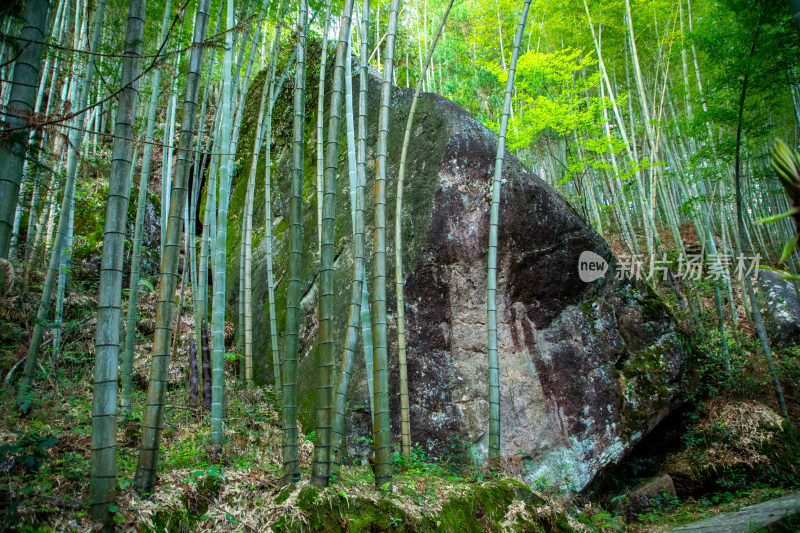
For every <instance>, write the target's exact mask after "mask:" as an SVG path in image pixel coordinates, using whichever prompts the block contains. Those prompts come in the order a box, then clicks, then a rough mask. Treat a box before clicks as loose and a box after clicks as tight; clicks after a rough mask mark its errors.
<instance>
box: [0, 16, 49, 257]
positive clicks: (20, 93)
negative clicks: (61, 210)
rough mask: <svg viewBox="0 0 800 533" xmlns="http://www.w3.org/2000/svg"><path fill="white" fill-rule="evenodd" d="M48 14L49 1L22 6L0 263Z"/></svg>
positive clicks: (1, 198) (4, 166)
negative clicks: (23, 17) (22, 17)
mask: <svg viewBox="0 0 800 533" xmlns="http://www.w3.org/2000/svg"><path fill="white" fill-rule="evenodd" d="M49 13H50V0H29V1H28V2H26V4H25V15H24V16H25V20H24V22H23V25H22V30H21V31H20V33H19V37H20V46H21V47H22V50H21V52H20V54H19V57H17V60H16V62H15V63H14V75H13V76H14V77H13V80H12V82H11V89H10V91H9V99H8V103H7V104H6V106H5V107H4V108H2V109H3V110H4V112H3V120H4V121H5V122H6V124H7V125H8V126H7V129H9V130H15V131H13V133H12V134H11V136H10V137H9V139H8V142H5V143H3V144H2V146H0V258H3V259H8V252H9V245H10V243H11V234H12V230H13V228H14V214H15V212H16V208H17V203H18V199H19V188H20V183H21V182H22V168H23V166H24V164H25V154H26V152H27V150H28V140H29V134H28V132H27V129H26V128H25V124H26V122H27V120H28V115H29V114H30V113H31V112H32V111H33V104H34V101H35V100H36V92H37V88H38V86H39V69H40V68H41V61H42V43H43V42H44V41H45V33H46V32H47V31H48V24H47V19H48V16H49Z"/></svg>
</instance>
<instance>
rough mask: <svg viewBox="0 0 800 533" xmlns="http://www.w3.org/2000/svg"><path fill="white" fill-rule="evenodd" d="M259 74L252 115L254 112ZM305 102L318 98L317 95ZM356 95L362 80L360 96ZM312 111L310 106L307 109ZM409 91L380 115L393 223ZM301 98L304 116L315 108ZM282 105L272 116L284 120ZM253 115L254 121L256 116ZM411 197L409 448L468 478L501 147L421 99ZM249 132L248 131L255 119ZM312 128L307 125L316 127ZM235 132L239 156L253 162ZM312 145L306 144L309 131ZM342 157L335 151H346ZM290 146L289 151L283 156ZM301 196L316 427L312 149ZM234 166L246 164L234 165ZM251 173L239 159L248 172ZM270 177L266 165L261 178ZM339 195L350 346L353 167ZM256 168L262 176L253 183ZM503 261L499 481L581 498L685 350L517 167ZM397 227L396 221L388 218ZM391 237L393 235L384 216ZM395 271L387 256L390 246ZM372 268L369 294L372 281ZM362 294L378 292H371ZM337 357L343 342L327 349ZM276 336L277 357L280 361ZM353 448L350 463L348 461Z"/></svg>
mask: <svg viewBox="0 0 800 533" xmlns="http://www.w3.org/2000/svg"><path fill="white" fill-rule="evenodd" d="M262 83H263V74H262V76H260V77H259V78H257V79H256V81H255V86H254V87H253V89H252V90H251V93H250V95H249V96H248V98H249V99H250V101H249V102H248V108H249V109H253V110H257V109H258V98H259V97H260V87H261V84H262ZM308 86H309V87H315V86H316V85H315V82H314V81H313V80H310V81H309V82H308ZM353 86H354V87H358V86H359V84H358V81H357V80H354V81H353ZM312 96H313V98H314V99H315V98H316V95H312ZM411 97H412V91H410V90H405V89H395V90H394V94H393V98H394V101H393V105H392V111H391V120H390V124H391V125H392V126H391V130H390V134H389V146H390V147H392V150H391V153H390V157H389V166H388V176H389V183H388V188H387V190H388V193H389V194H388V196H389V198H388V202H389V206H394V202H395V188H396V181H395V178H396V176H397V169H398V163H399V158H400V146H401V143H402V136H403V131H402V128H403V125H404V124H405V122H406V117H407V114H408V110H409V106H410V102H411ZM378 98H379V86H378V83H377V80H376V79H375V78H372V79H371V83H370V86H369V103H368V105H369V109H368V113H369V117H370V125H369V129H368V146H369V148H368V152H367V168H368V169H370V171H371V172H370V175H369V176H368V183H367V191H368V199H367V221H368V228H367V242H368V243H371V242H372V239H373V231H372V220H373V207H374V198H372V194H371V191H373V190H374V187H373V186H374V169H375V152H374V148H375V146H376V139H377V125H376V122H377V120H376V116H377V109H378ZM313 102H315V100H313V101H312V99H311V98H310V99H309V101H308V105H307V107H306V109H309V110H310V109H313V108H314V105H315V104H314V103H313ZM289 105H290V104H289V100H288V95H284V99H283V100H282V103H279V105H278V111H276V117H278V118H279V120H283V121H284V124H286V122H287V121H290V119H289V118H288V117H291V114H290V112H289V109H288V106H289ZM254 113H255V111H254ZM416 117H417V118H416V120H415V125H414V129H413V136H412V140H411V145H410V150H409V161H408V165H409V167H408V169H407V178H406V182H405V188H404V199H405V204H404V217H403V237H404V239H405V243H404V256H403V257H404V259H403V260H404V269H405V276H406V277H405V291H406V309H405V313H406V317H407V330H408V332H407V335H408V373H409V382H410V385H409V386H410V402H411V428H412V440H413V441H414V442H415V443H418V444H419V445H420V446H422V447H423V448H424V449H425V450H426V452H427V453H428V454H429V456H431V457H450V458H453V459H455V460H459V459H460V460H464V461H467V460H469V459H470V458H474V459H481V458H485V457H486V454H487V431H488V425H489V424H488V417H489V409H488V403H487V398H488V390H487V389H488V387H487V374H488V371H487V360H486V345H487V340H486V268H487V267H486V258H487V244H488V228H489V204H488V202H489V187H490V180H491V177H492V173H493V168H494V161H495V152H496V146H497V140H496V138H495V136H494V135H493V134H492V133H491V132H490V131H489V130H488V129H486V128H485V127H484V126H483V125H482V124H481V123H480V122H478V121H477V120H476V119H475V118H473V117H472V116H470V115H469V114H467V113H466V112H465V111H464V110H463V109H461V108H460V107H459V106H457V105H456V104H454V103H453V102H451V101H449V100H447V99H445V98H443V97H441V96H438V95H434V94H423V95H422V97H421V99H420V102H419V104H418V108H417V115H416ZM249 120H250V123H252V122H254V120H255V117H251V118H250V119H249ZM313 122H314V118H313V117H311V118H310V120H309V124H312V123H313ZM250 123H247V124H245V126H244V130H243V131H244V132H245V133H244V138H243V140H242V141H241V143H240V145H239V146H240V147H241V149H242V150H243V151H246V150H247V151H249V150H250V149H251V148H250V147H251V146H252V144H251V143H252V140H251V139H252V125H251V124H250ZM281 128H284V129H283V131H284V132H286V131H288V128H286V125H284V126H279V133H278V135H277V136H276V138H277V139H278V142H277V143H276V145H275V147H274V150H275V151H274V152H273V153H277V154H278V157H277V162H276V163H275V164H273V172H272V175H273V178H274V180H275V181H274V182H273V188H272V199H273V200H272V208H273V214H274V216H275V219H274V223H273V228H272V229H273V232H274V250H275V280H276V297H277V307H278V310H277V320H278V329H279V334H280V332H282V330H283V328H284V324H285V312H284V306H285V301H286V284H287V282H286V266H287V262H286V246H287V243H286V238H285V237H286V235H287V233H286V230H287V228H288V223H287V220H286V217H287V214H288V201H287V200H288V199H287V194H288V190H289V175H288V168H289V164H290V149H289V145H288V143H287V136H286V134H285V133H284V134H282V133H280V129H281ZM307 131H313V129H308V130H307ZM341 139H342V146H346V145H345V144H344V136H342V137H341ZM284 143H286V144H284ZM306 146H307V148H306V149H307V153H306V177H305V180H306V186H305V191H306V193H305V196H304V206H303V208H304V221H305V228H304V239H305V241H304V246H305V253H304V255H303V262H304V265H303V269H304V275H303V279H304V280H305V283H306V289H307V290H306V296H305V297H304V299H303V310H304V320H303V325H302V326H301V339H302V341H301V342H302V345H301V360H300V372H299V374H300V380H301V383H300V413H301V414H300V416H301V421H302V422H303V426H304V427H307V428H311V427H313V424H312V422H311V414H312V413H311V408H312V402H313V387H314V384H315V383H314V380H313V365H314V364H313V361H314V357H313V355H314V350H315V342H314V341H315V335H316V332H317V318H316V316H317V315H316V311H317V310H316V293H317V278H316V275H317V271H316V269H317V265H318V260H319V256H318V253H317V233H316V207H315V206H316V203H315V202H316V198H315V193H314V185H313V184H314V180H315V173H314V170H313V169H314V158H313V154H312V153H310V151H311V150H312V146H313V139H311V140H310V141H309V143H307V145H306ZM241 157H242V160H243V158H244V156H241ZM248 160H249V159H248ZM262 165H263V163H262ZM339 169H340V177H339V179H338V181H337V205H336V224H337V226H336V242H337V251H336V254H337V256H336V257H337V258H336V267H335V269H336V270H335V283H336V288H335V297H336V317H335V326H336V327H337V328H339V331H342V332H344V328H345V323H346V320H347V308H348V304H349V298H350V284H349V280H350V275H351V265H352V246H351V242H352V239H351V231H352V229H351V224H350V214H349V209H350V207H349V205H348V198H349V195H348V193H347V187H348V185H347V177H346V176H347V172H346V171H347V161H346V158H345V156H344V153H342V154H341V155H340V166H339ZM262 172H263V166H262V167H260V172H259V176H262V175H263V173H262ZM503 179H504V183H503V189H502V191H503V192H502V195H501V208H500V235H499V242H500V247H499V251H498V264H499V274H498V295H497V298H498V301H497V303H498V309H499V311H498V321H499V326H498V336H499V350H500V380H501V423H502V442H503V454H504V456H505V459H506V461H507V467H508V468H509V469H512V470H517V471H518V473H519V474H520V475H522V476H524V478H525V479H526V480H527V481H528V482H529V483H531V484H533V483H534V482H537V483H539V484H541V483H545V484H547V485H550V486H552V485H553V484H557V485H561V486H564V487H565V488H568V489H572V490H579V489H581V488H582V487H584V486H585V485H586V484H587V483H588V482H589V481H590V480H591V479H592V478H593V477H594V476H595V475H596V474H597V472H598V471H599V470H601V469H602V468H603V467H605V466H606V465H608V464H610V463H614V462H615V461H618V460H619V459H620V458H621V457H622V456H623V455H624V454H625V453H626V451H627V450H628V449H630V448H631V446H633V445H634V444H635V443H636V442H637V441H638V440H639V439H640V438H641V437H642V436H643V435H645V434H646V433H647V432H648V431H649V430H650V429H651V428H653V427H654V426H655V424H657V423H658V422H659V421H660V420H661V419H662V418H663V417H664V416H665V415H666V414H667V413H668V412H669V411H670V410H671V409H672V408H673V407H674V406H675V404H676V403H677V401H678V398H679V395H680V394H679V392H680V391H679V389H680V380H681V374H682V369H683V367H684V363H685V361H686V353H687V352H686V347H685V344H684V340H683V338H682V336H681V334H680V333H679V332H678V329H677V326H676V323H675V321H674V320H673V318H672V317H671V316H670V314H669V312H668V310H667V308H666V307H665V306H664V305H663V303H662V302H661V301H660V299H659V298H658V297H657V296H656V295H655V294H654V293H653V292H652V291H651V290H650V289H649V288H648V286H647V285H646V284H644V283H643V282H639V281H636V280H622V279H619V280H618V279H615V272H616V266H617V263H616V260H615V259H614V257H613V256H612V253H611V251H610V248H609V246H608V245H607V244H606V242H605V241H604V240H603V239H602V237H600V236H599V235H598V234H597V233H595V232H594V231H593V229H592V228H591V226H590V225H589V224H588V223H587V222H586V221H585V220H584V218H583V217H582V216H581V215H580V214H579V213H577V212H576V211H575V210H574V209H573V208H572V207H570V206H569V205H568V204H567V202H566V201H565V200H563V199H562V198H561V197H560V196H559V195H558V194H557V193H556V192H554V191H553V190H552V189H551V188H550V187H549V186H548V185H547V184H545V183H544V182H543V181H541V180H540V179H539V178H538V177H536V176H535V175H534V174H532V173H531V172H530V171H529V170H528V169H527V168H525V167H524V166H523V165H522V164H521V163H520V162H519V161H518V160H517V159H516V158H514V157H513V156H512V155H511V154H510V153H507V154H506V164H505V167H504V170H503ZM245 181H246V180H245V179H244V176H240V177H239V178H238V180H237V182H236V184H235V190H234V193H233V198H232V203H231V222H230V237H229V241H228V258H229V267H228V287H227V294H228V296H229V298H228V302H229V305H230V306H231V307H230V310H231V315H233V316H234V318H235V317H236V314H237V309H238V303H237V302H238V272H239V268H238V264H239V263H238V255H239V254H238V245H239V242H240V234H239V231H240V228H241V220H242V215H243V204H244V197H245V189H246V184H245ZM263 202H264V191H263V184H261V185H260V186H259V189H258V190H257V192H256V201H255V205H256V212H255V223H254V224H255V227H256V228H262V226H263V212H264V209H263ZM389 212H390V213H393V209H391V210H389ZM387 222H388V228H387V236H392V235H394V217H393V216H390V217H388V220H387ZM263 236H264V231H263V230H261V229H257V230H256V233H255V236H254V241H255V244H254V248H255V249H254V260H253V261H254V263H253V272H254V274H253V275H254V279H253V287H255V289H254V290H255V294H254V301H255V310H256V316H255V318H254V321H255V326H254V346H255V350H256V354H255V356H256V374H257V377H258V379H259V380H260V381H261V382H262V383H270V382H271V379H272V378H271V376H272V371H271V360H272V355H271V353H269V342H268V337H267V335H268V319H267V315H266V313H265V312H264V309H265V308H266V269H265V268H264V252H265V247H264V239H263ZM388 240H389V242H388V245H389V253H388V254H387V258H388V260H389V264H388V265H387V270H388V272H390V273H392V272H393V271H394V269H393V258H394V254H393V239H392V238H389V239H388ZM585 251H589V252H593V253H594V254H596V256H599V258H598V259H599V260H600V261H601V262H602V261H605V262H607V263H608V264H609V269H608V272H607V273H606V275H605V277H601V278H600V279H598V280H596V281H593V282H589V283H587V282H584V281H582V280H581V278H580V276H579V269H578V267H579V265H578V262H579V257H580V256H581V253H582V252H585ZM370 259H371V258H368V261H367V265H369V266H368V273H367V274H368V277H369V278H370V280H371V260H370ZM391 281H392V280H390V283H388V285H389V295H388V296H389V313H390V320H389V322H390V330H389V335H390V339H389V342H390V346H389V353H390V387H391V390H392V393H393V395H392V398H391V408H392V423H393V430H394V431H395V435H396V434H397V431H398V430H399V420H398V416H399V396H398V394H397V383H398V376H397V349H396V329H394V320H393V316H394V314H395V313H394V312H395V300H394V291H393V290H392V288H393V287H392V285H393V284H392V283H391ZM370 285H371V283H370ZM343 340H344V334H342V335H341V336H340V338H339V345H338V347H339V348H341V345H342V343H343ZM282 341H283V339H282V337H281V346H282ZM368 406H369V402H368V398H367V388H366V383H365V373H364V364H363V360H361V359H357V360H356V368H355V369H354V374H353V379H352V387H351V390H350V396H349V407H350V410H349V416H348V435H349V436H348V443H349V446H350V452H351V454H358V453H359V452H360V451H363V444H359V443H360V441H359V439H358V438H359V437H367V436H368V435H369V424H370V415H369V411H368ZM359 446H361V447H359Z"/></svg>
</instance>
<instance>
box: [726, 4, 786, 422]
mask: <svg viewBox="0 0 800 533" xmlns="http://www.w3.org/2000/svg"><path fill="white" fill-rule="evenodd" d="M760 31H761V19H760V18H759V21H758V25H757V26H756V29H755V34H754V36H753V44H752V46H751V48H750V55H749V56H748V62H750V61H751V60H752V57H753V53H754V52H755V49H756V45H757V44H758V37H759V34H760ZM749 80H750V72H749V69H748V70H747V71H746V72H745V75H744V79H743V80H742V92H741V96H740V97H739V114H738V119H737V122H736V149H735V157H734V166H733V174H734V188H735V192H736V222H737V229H738V234H739V235H738V236H739V239H738V241H739V250H740V253H741V254H742V258H743V259H744V262H745V266H747V265H748V264H749V261H748V260H747V257H746V256H745V254H746V253H748V252H750V251H751V250H752V243H749V242H746V240H745V239H746V232H745V225H744V216H743V214H742V211H743V209H742V183H741V146H742V117H743V114H744V106H745V100H746V96H747V86H748V83H749ZM743 277H744V280H743V282H744V289H745V291H746V292H747V297H746V298H745V300H747V299H749V300H750V308H751V309H752V311H753V319H754V320H753V321H754V323H755V326H756V333H757V334H758V339H759V342H760V343H761V348H762V349H763V350H764V356H765V357H766V359H767V366H768V368H769V373H770V376H771V377H772V383H773V386H774V388H775V397H776V399H777V400H778V407H779V408H780V410H781V415H782V416H783V418H784V420H786V422H787V423H791V421H790V420H789V412H788V411H787V409H786V400H785V399H784V396H783V388H782V387H781V382H780V379H778V373H777V371H776V370H775V364H774V362H773V360H772V350H771V349H770V345H769V339H767V334H766V330H765V328H764V321H763V319H762V318H761V310H760V309H759V308H758V304H757V303H756V298H755V292H754V291H753V284H752V282H751V281H750V278H749V277H747V276H743Z"/></svg>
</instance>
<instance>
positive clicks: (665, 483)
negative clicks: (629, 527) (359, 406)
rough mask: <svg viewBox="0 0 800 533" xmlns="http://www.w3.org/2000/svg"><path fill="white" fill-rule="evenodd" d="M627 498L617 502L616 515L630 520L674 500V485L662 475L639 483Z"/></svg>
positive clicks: (667, 477)
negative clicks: (624, 516)
mask: <svg viewBox="0 0 800 533" xmlns="http://www.w3.org/2000/svg"><path fill="white" fill-rule="evenodd" d="M626 496H627V497H625V498H622V499H621V500H618V501H619V502H620V503H619V505H618V506H617V509H616V511H617V512H616V514H626V515H628V516H630V517H631V518H635V517H636V515H639V514H641V513H644V512H645V511H647V510H648V509H650V508H652V507H654V506H662V507H664V506H667V505H670V504H671V502H672V501H673V500H674V499H675V484H674V483H673V482H672V478H671V477H669V476H668V475H666V474H664V475H661V476H655V477H650V478H647V479H643V480H642V481H640V482H639V483H638V484H637V485H636V486H635V487H633V488H631V490H630V492H628V494H627V495H626Z"/></svg>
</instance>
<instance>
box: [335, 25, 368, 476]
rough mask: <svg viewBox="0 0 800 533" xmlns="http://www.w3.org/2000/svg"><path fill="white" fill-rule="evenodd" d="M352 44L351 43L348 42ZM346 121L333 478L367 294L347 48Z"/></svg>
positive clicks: (361, 199) (361, 193)
mask: <svg viewBox="0 0 800 533" xmlns="http://www.w3.org/2000/svg"><path fill="white" fill-rule="evenodd" d="M348 41H349V39H348ZM348 44H349V43H348ZM344 79H345V118H346V124H347V164H348V166H347V168H348V174H349V177H350V214H351V217H352V220H353V283H352V296H351V299H350V312H349V315H348V317H347V338H346V339H345V345H344V351H343V354H342V357H341V359H340V360H339V371H338V374H337V377H336V388H335V396H334V406H333V423H332V424H331V428H332V429H331V432H332V433H331V474H332V475H333V474H336V473H337V470H338V466H339V464H340V460H341V457H340V453H341V449H342V447H343V442H344V415H345V411H346V410H347V391H348V389H349V386H350V375H351V374H352V371H353V358H354V355H355V351H356V345H357V343H358V333H359V327H360V321H361V300H362V295H363V293H364V247H365V242H364V231H365V228H364V201H365V194H364V187H365V184H364V183H363V182H361V181H359V177H358V171H357V170H356V136H355V121H354V119H353V73H352V55H351V53H350V49H349V46H348V50H347V54H346V56H345V74H344Z"/></svg>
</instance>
